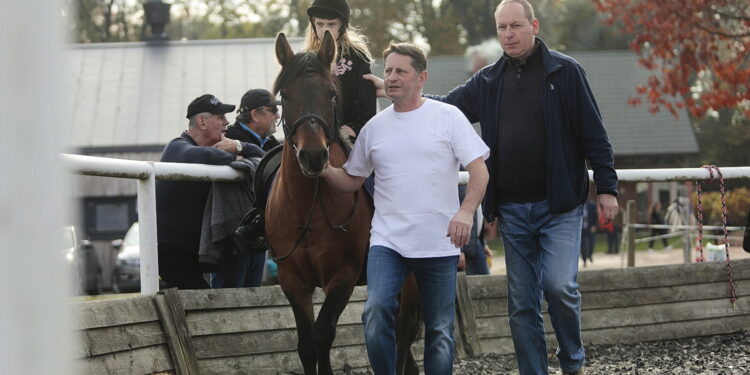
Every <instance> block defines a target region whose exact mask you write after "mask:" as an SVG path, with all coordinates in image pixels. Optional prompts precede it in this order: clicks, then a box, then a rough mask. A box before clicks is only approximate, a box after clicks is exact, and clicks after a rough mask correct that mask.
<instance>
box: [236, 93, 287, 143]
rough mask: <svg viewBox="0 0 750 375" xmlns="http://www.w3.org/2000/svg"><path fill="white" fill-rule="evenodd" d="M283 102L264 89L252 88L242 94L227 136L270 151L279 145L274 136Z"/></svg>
mask: <svg viewBox="0 0 750 375" xmlns="http://www.w3.org/2000/svg"><path fill="white" fill-rule="evenodd" d="M280 104H281V102H280V101H278V100H276V98H274V97H273V95H271V93H270V92H268V91H266V90H263V89H252V90H249V91H248V92H246V93H245V95H242V99H241V100H240V108H239V109H238V110H237V119H236V121H235V122H234V124H232V125H231V126H229V127H228V128H227V134H226V135H227V138H231V139H237V140H240V141H243V142H251V143H254V144H256V145H258V146H259V147H261V148H262V149H263V150H265V151H268V150H270V149H272V148H274V147H276V146H278V145H279V141H277V140H276V138H274V137H273V133H274V132H276V123H277V122H278V120H279V109H278V107H277V106H278V105H280Z"/></svg>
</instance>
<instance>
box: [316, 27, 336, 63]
mask: <svg viewBox="0 0 750 375" xmlns="http://www.w3.org/2000/svg"><path fill="white" fill-rule="evenodd" d="M335 55H336V43H335V42H334V40H333V36H332V35H331V33H330V32H328V30H326V33H325V35H323V41H322V42H321V43H320V48H319V49H318V60H320V62H322V63H323V66H325V67H330V66H331V63H333V58H334V56H335Z"/></svg>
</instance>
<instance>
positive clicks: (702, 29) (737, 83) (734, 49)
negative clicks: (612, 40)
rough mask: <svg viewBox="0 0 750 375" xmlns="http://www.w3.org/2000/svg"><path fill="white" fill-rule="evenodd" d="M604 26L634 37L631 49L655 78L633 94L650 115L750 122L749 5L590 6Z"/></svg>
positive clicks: (620, 2) (716, 1)
mask: <svg viewBox="0 0 750 375" xmlns="http://www.w3.org/2000/svg"><path fill="white" fill-rule="evenodd" d="M593 1H594V4H595V5H596V7H597V9H598V10H599V11H601V12H603V13H604V14H605V15H606V18H605V19H606V22H607V24H609V25H613V24H617V25H620V26H621V27H622V28H623V29H624V31H626V32H627V33H629V34H632V35H633V36H634V39H633V41H632V42H631V48H632V49H633V50H634V51H635V52H636V53H637V54H638V55H639V57H640V58H639V61H640V63H641V64H642V65H643V66H644V67H646V68H647V69H649V70H652V71H654V72H655V74H654V75H653V76H651V77H649V80H648V82H647V84H645V85H639V86H638V87H637V88H636V91H637V93H638V94H639V95H638V96H636V97H631V98H630V99H629V102H630V104H633V105H637V104H640V103H641V97H643V98H645V99H646V100H647V102H648V105H649V110H650V111H651V112H657V111H658V110H659V109H660V108H665V109H667V110H669V111H670V112H671V113H672V114H674V115H675V116H677V109H681V108H683V107H687V109H688V111H689V112H690V114H691V115H692V116H694V117H695V118H701V117H703V116H704V115H705V114H706V113H707V112H708V111H710V110H714V111H718V110H720V109H733V110H735V111H737V112H739V113H742V114H744V117H745V118H750V1H748V0H679V1H676V0H593Z"/></svg>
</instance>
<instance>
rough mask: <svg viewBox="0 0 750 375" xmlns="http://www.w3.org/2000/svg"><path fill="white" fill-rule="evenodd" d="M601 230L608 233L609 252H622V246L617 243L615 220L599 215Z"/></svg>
mask: <svg viewBox="0 0 750 375" xmlns="http://www.w3.org/2000/svg"><path fill="white" fill-rule="evenodd" d="M598 227H599V230H601V231H602V232H604V233H605V234H606V235H607V254H617V253H619V252H620V246H619V244H618V243H617V228H616V227H615V221H614V220H609V221H607V220H604V219H603V218H602V217H601V216H599V223H598Z"/></svg>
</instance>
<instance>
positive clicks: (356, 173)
mask: <svg viewBox="0 0 750 375" xmlns="http://www.w3.org/2000/svg"><path fill="white" fill-rule="evenodd" d="M383 59H384V61H385V69H384V76H385V80H386V82H387V83H388V88H387V92H388V94H389V96H390V98H391V100H392V102H393V105H392V106H390V107H388V108H386V109H384V110H383V111H381V112H380V113H378V114H377V115H376V116H375V117H373V118H372V119H371V120H370V121H369V122H368V123H367V125H365V127H364V128H362V131H361V132H360V134H359V137H358V138H357V142H356V143H355V144H354V148H353V149H352V152H351V154H350V155H349V158H348V160H347V162H346V164H344V166H343V169H342V168H333V167H331V166H328V167H326V169H325V170H324V172H323V174H322V176H323V177H324V178H325V179H326V181H327V182H328V183H329V184H331V185H332V186H334V187H336V188H338V189H340V190H342V191H357V190H358V189H360V188H361V186H362V184H363V183H364V181H365V178H367V177H368V176H370V174H372V173H373V172H375V186H376V189H375V195H374V202H375V214H374V216H373V219H372V230H371V231H370V233H371V236H370V250H369V253H368V255H367V301H366V302H365V308H364V312H363V313H362V321H363V322H364V325H365V327H364V331H365V343H366V345H367V355H368V356H369V359H370V364H371V365H372V369H373V371H374V373H375V374H376V375H389V374H395V373H396V360H397V358H396V315H397V310H398V303H399V302H398V295H399V292H400V289H401V285H402V284H403V282H404V280H405V278H406V276H407V274H408V273H409V272H413V273H414V276H415V279H416V281H417V288H418V290H419V298H420V304H421V312H422V319H423V321H424V327H425V329H424V336H425V348H424V372H425V374H430V375H441V374H450V373H451V372H452V368H453V355H454V348H455V340H454V337H453V329H454V315H455V310H456V309H455V301H456V266H457V263H458V257H459V253H460V251H459V248H460V247H461V246H464V245H465V244H466V243H467V242H468V240H469V237H470V231H471V227H472V217H473V214H474V211H476V209H477V205H478V204H479V201H480V200H481V197H482V195H483V194H484V189H485V186H486V184H487V167H486V165H485V163H484V160H485V158H487V156H488V155H489V153H488V151H489V149H488V148H487V146H486V145H484V143H482V140H481V139H480V138H479V136H478V135H477V133H476V131H474V129H473V128H472V127H471V124H470V123H469V122H468V121H467V120H466V117H464V115H463V114H461V112H460V111H459V110H458V109H456V108H455V107H454V106H451V105H447V104H444V103H440V102H438V101H435V100H431V99H426V98H423V97H422V88H423V87H424V84H425V82H426V81H427V78H428V73H427V58H426V57H425V55H424V52H422V50H420V49H419V48H418V47H416V46H414V45H412V44H408V43H398V44H395V43H391V45H390V46H389V47H388V49H386V50H385V52H384V53H383ZM459 165H464V166H465V167H466V170H467V171H469V183H468V185H467V187H466V197H465V198H464V201H463V203H462V204H460V205H459V202H458V191H457V189H456V187H457V185H458V168H459Z"/></svg>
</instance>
